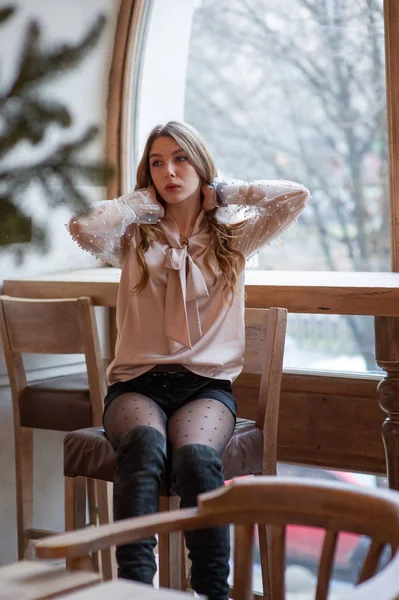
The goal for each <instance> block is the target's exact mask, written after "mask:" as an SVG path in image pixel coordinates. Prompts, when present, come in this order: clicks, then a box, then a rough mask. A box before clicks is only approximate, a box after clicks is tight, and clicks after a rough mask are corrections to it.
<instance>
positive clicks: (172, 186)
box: [165, 183, 180, 192]
mask: <svg viewBox="0 0 399 600" xmlns="http://www.w3.org/2000/svg"><path fill="white" fill-rule="evenodd" d="M179 188H180V185H175V184H173V183H171V184H169V185H167V186H166V187H165V190H166V191H167V192H174V191H175V190H178V189H179Z"/></svg>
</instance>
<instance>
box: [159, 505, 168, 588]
mask: <svg viewBox="0 0 399 600" xmlns="http://www.w3.org/2000/svg"><path fill="white" fill-rule="evenodd" d="M167 510H169V497H168V496H160V498H159V511H160V512H164V511H167ZM158 557H159V560H158V574H159V587H161V588H170V543H169V534H168V533H159V534H158Z"/></svg>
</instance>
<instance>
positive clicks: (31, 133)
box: [0, 97, 72, 158]
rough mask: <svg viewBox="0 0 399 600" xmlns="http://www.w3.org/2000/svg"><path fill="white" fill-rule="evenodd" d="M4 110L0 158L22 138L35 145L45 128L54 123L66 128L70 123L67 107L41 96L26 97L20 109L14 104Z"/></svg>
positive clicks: (40, 139) (43, 133)
mask: <svg viewBox="0 0 399 600" xmlns="http://www.w3.org/2000/svg"><path fill="white" fill-rule="evenodd" d="M8 108H9V107H6V109H5V110H4V113H5V114H4V115H3V116H4V118H5V122H6V127H5V129H4V131H3V133H2V135H1V138H0V158H1V157H2V156H3V155H5V154H7V153H8V152H10V151H11V150H12V149H13V148H14V146H16V145H17V144H19V143H20V142H21V141H22V140H26V141H28V142H30V143H31V144H33V145H34V146H36V145H37V144H40V142H41V141H42V140H43V137H44V135H45V133H46V130H47V128H48V127H49V126H50V125H52V124H53V123H54V124H57V125H59V126H60V127H63V128H67V127H69V126H70V125H71V123H72V118H71V115H70V112H69V111H68V109H67V108H66V107H65V106H63V105H62V104H59V103H58V102H47V101H45V100H43V99H41V98H35V97H32V98H26V101H25V102H24V104H23V107H22V106H21V110H20V111H18V112H17V113H16V111H15V106H14V108H13V107H11V110H7V109H8ZM22 109H23V110H22Z"/></svg>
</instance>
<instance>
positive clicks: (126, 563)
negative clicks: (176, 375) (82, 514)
mask: <svg viewBox="0 0 399 600" xmlns="http://www.w3.org/2000/svg"><path fill="white" fill-rule="evenodd" d="M104 429H105V433H106V435H107V438H108V439H109V440H110V442H111V444H112V445H113V447H114V448H115V450H116V451H117V466H116V471H115V476H114V519H115V521H118V520H120V519H126V518H129V517H136V516H139V515H147V514H152V513H155V512H157V511H158V508H159V491H160V486H161V481H162V477H163V474H164V471H165V465H166V415H165V413H164V412H163V410H162V409H161V408H159V406H158V405H157V404H156V403H155V402H153V401H152V400H150V399H149V398H147V397H146V396H143V395H141V394H123V395H121V396H119V397H118V398H115V400H113V401H112V402H111V404H110V406H109V407H108V409H107V410H106V412H105V415H104ZM155 544H156V541H155V538H154V537H153V538H147V539H145V540H141V541H140V542H133V543H130V544H124V545H123V546H118V547H117V549H116V558H117V562H118V575H119V577H123V578H125V579H132V580H134V581H141V582H142V583H149V584H152V581H153V578H154V575H155V572H156V563H155V557H154V547H155Z"/></svg>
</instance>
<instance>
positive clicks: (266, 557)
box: [258, 523, 273, 600]
mask: <svg viewBox="0 0 399 600" xmlns="http://www.w3.org/2000/svg"><path fill="white" fill-rule="evenodd" d="M258 535H259V552H260V564H261V571H262V586H263V599H264V600H272V599H273V596H272V585H271V578H270V575H271V563H270V558H271V549H272V530H271V527H270V526H269V527H268V526H266V525H263V524H261V523H258Z"/></svg>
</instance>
